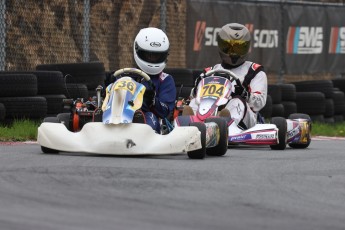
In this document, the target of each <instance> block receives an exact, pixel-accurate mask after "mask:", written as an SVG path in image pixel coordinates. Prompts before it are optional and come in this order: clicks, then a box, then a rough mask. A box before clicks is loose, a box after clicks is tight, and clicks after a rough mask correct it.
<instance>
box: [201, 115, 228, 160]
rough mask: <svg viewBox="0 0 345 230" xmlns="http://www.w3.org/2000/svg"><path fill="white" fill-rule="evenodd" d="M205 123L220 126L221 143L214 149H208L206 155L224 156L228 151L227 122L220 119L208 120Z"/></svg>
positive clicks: (212, 118)
mask: <svg viewBox="0 0 345 230" xmlns="http://www.w3.org/2000/svg"><path fill="white" fill-rule="evenodd" d="M205 122H214V123H216V124H217V126H218V130H219V134H218V135H219V141H218V144H217V145H216V146H214V147H210V148H206V154H207V155H209V156H223V155H224V154H225V153H226V151H228V126H227V124H226V121H225V120H224V119H223V118H220V117H211V118H207V119H206V120H205Z"/></svg>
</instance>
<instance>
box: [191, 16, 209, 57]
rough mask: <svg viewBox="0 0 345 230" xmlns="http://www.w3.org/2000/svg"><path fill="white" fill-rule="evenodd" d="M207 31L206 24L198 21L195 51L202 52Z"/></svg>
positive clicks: (195, 34)
mask: <svg viewBox="0 0 345 230" xmlns="http://www.w3.org/2000/svg"><path fill="white" fill-rule="evenodd" d="M205 29H206V22H205V21H197V22H196V25H195V32H194V46H193V51H200V50H201V42H202V39H203V37H204V34H205Z"/></svg>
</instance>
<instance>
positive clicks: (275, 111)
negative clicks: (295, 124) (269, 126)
mask: <svg viewBox="0 0 345 230" xmlns="http://www.w3.org/2000/svg"><path fill="white" fill-rule="evenodd" d="M284 114H285V109H284V105H283V104H282V103H278V104H272V117H284Z"/></svg>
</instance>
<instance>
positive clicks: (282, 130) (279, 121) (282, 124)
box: [270, 117, 287, 150]
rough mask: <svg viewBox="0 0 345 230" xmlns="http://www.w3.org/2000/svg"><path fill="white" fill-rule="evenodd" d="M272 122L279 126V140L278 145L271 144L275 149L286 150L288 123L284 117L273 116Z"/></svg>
mask: <svg viewBox="0 0 345 230" xmlns="http://www.w3.org/2000/svg"><path fill="white" fill-rule="evenodd" d="M271 123H272V124H275V125H276V126H277V128H278V140H279V143H278V144H277V145H270V147H271V149H273V150H284V149H285V148H286V142H287V123H286V120H285V118H284V117H272V120H271Z"/></svg>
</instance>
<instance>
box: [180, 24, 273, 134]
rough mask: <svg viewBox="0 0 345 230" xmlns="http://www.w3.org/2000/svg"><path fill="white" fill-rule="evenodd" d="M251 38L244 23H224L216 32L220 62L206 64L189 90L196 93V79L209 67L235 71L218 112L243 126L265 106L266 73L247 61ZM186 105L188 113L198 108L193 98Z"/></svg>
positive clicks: (250, 122)
mask: <svg viewBox="0 0 345 230" xmlns="http://www.w3.org/2000/svg"><path fill="white" fill-rule="evenodd" d="M250 40H251V37H250V32H249V30H248V29H247V28H246V27H245V26H244V25H241V24H238V23H230V24H226V25H224V26H223V27H222V28H221V30H220V31H219V33H218V35H217V42H218V49H219V55H220V58H221V60H222V62H221V63H220V64H216V65H215V66H214V67H213V68H212V67H210V68H206V69H205V70H204V72H203V73H202V74H201V75H200V76H199V77H198V78H197V79H196V82H195V87H194V89H193V90H192V93H191V97H192V98H193V97H195V95H196V92H197V91H196V90H197V85H198V83H199V81H200V80H201V79H202V78H203V77H205V73H206V72H207V71H209V70H211V69H228V70H230V71H232V72H233V73H235V74H236V76H237V77H238V78H239V80H240V81H237V82H236V81H233V90H232V91H233V92H232V94H231V96H232V98H231V99H230V100H229V102H228V103H227V104H226V106H225V108H224V109H223V110H221V111H220V112H219V116H231V117H232V118H233V119H234V120H235V122H236V123H237V125H238V126H239V127H241V128H243V129H248V128H251V127H253V126H254V125H255V124H256V123H257V120H258V118H257V113H258V112H259V111H260V110H261V109H262V108H263V107H264V106H265V104H266V98H267V76H266V73H265V72H264V69H263V66H261V65H259V64H256V63H254V62H250V61H246V58H247V55H248V52H249V48H250ZM189 106H190V107H189V108H188V107H186V110H187V112H186V113H187V114H188V113H189V114H190V113H191V112H193V113H194V112H195V111H196V110H197V105H196V103H195V99H191V102H190V104H189ZM191 109H192V110H193V111H191ZM188 110H189V111H188Z"/></svg>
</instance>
